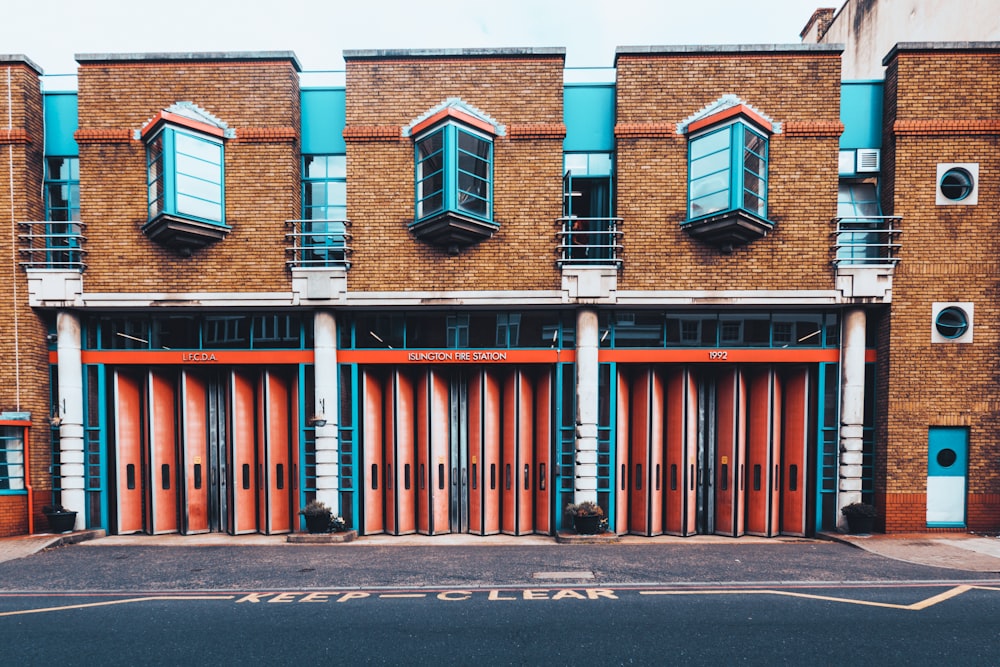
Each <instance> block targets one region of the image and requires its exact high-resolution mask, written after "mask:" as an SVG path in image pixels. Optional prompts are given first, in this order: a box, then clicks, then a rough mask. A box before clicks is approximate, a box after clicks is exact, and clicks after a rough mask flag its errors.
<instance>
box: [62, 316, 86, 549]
mask: <svg viewBox="0 0 1000 667" xmlns="http://www.w3.org/2000/svg"><path fill="white" fill-rule="evenodd" d="M56 333H57V335H58V338H57V342H56V350H57V351H58V354H59V385H58V397H59V398H58V400H59V410H58V417H59V419H60V422H59V462H60V466H59V474H60V476H61V478H62V479H61V480H60V486H61V487H62V493H61V494H60V495H61V498H62V506H63V507H65V508H66V509H68V510H70V511H73V512H77V515H76V525H75V526H74V528H75V529H76V530H81V529H83V528H84V527H85V526H86V509H87V505H86V496H85V493H84V472H85V471H84V452H83V447H84V438H83V362H82V360H81V356H80V347H81V334H80V318H79V317H77V316H76V315H75V314H73V313H70V312H67V311H59V313H58V314H57V315H56Z"/></svg>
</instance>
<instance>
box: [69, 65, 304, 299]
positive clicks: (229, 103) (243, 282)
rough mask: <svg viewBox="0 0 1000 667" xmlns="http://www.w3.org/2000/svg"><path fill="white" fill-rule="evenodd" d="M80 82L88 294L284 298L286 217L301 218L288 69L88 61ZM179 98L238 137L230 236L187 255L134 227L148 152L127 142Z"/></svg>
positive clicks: (141, 216) (295, 92) (230, 162)
mask: <svg viewBox="0 0 1000 667" xmlns="http://www.w3.org/2000/svg"><path fill="white" fill-rule="evenodd" d="M79 81H80V83H79V115H80V130H79V133H78V135H77V136H78V138H79V139H80V185H81V187H80V190H81V217H82V219H83V220H84V222H85V223H86V224H87V237H88V242H87V246H86V247H87V251H88V256H87V262H88V269H87V273H86V276H85V286H86V289H87V291H88V292H103V291H108V292H111V291H133V290H134V291H147V292H148V291H157V292H190V291H205V292H226V291H251V292H252V291H288V289H289V278H288V273H287V271H286V270H285V263H284V262H285V259H286V256H285V254H284V247H285V246H286V240H285V237H284V235H285V232H286V231H288V230H287V228H286V225H285V221H286V220H289V219H293V218H298V217H299V214H300V203H299V202H300V192H299V189H300V185H299V158H298V142H297V139H298V136H299V127H300V124H299V85H298V78H297V74H296V72H295V69H294V66H293V64H292V62H291V61H225V62H214V61H207V62H190V61H183V62H152V61H150V62H143V61H139V62H134V61H129V62H111V63H106V62H84V63H83V64H81V67H80V70H79ZM178 101H190V102H194V103H195V104H197V105H198V106H199V107H201V108H203V109H205V110H207V111H209V112H211V113H212V114H214V115H215V116H216V117H218V118H219V119H221V120H222V121H224V122H225V123H227V124H228V126H229V127H230V128H232V129H234V130H235V131H236V135H237V136H236V139H227V140H226V143H225V160H226V162H225V170H226V171H225V197H226V223H227V224H228V225H230V226H231V227H232V228H233V229H232V231H231V232H230V234H229V236H228V237H227V238H226V239H225V240H223V241H221V242H219V243H216V244H214V245H212V246H209V247H207V248H204V249H201V250H198V251H195V253H194V255H193V256H192V257H181V256H180V255H178V254H177V253H175V252H174V251H173V250H171V249H168V248H164V247H163V246H160V245H158V244H156V243H153V242H151V241H149V239H147V238H146V236H145V235H144V234H143V233H142V232H141V228H142V226H143V225H144V224H145V223H146V203H147V202H146V189H145V188H146V167H145V147H144V144H143V143H142V142H140V141H136V140H133V139H131V138H130V137H131V134H132V132H133V131H134V130H138V129H140V128H141V127H142V126H143V125H145V124H146V122H147V121H148V120H149V119H150V118H152V117H153V116H154V115H155V114H156V113H158V112H159V111H160V110H162V109H164V108H166V107H169V106H170V105H171V104H174V103H175V102H178ZM241 131H242V135H241ZM136 267H142V270H141V271H136V270H135V268H136Z"/></svg>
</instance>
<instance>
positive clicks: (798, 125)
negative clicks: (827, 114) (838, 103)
mask: <svg viewBox="0 0 1000 667" xmlns="http://www.w3.org/2000/svg"><path fill="white" fill-rule="evenodd" d="M781 129H782V132H784V134H785V135H786V136H790V137H839V136H840V135H841V134H843V133H844V124H843V123H841V122H840V121H839V120H815V121H805V120H790V121H788V122H786V123H783V124H782V126H781Z"/></svg>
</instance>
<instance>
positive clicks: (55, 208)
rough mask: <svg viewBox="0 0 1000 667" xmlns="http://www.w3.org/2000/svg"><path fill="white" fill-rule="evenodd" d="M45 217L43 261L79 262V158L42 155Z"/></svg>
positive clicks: (64, 264) (57, 265) (63, 264)
mask: <svg viewBox="0 0 1000 667" xmlns="http://www.w3.org/2000/svg"><path fill="white" fill-rule="evenodd" d="M45 220H46V225H45V227H46V230H45V239H46V241H45V245H46V265H47V266H48V267H49V268H69V267H79V266H81V264H82V257H81V252H80V237H81V228H80V158H78V157H47V158H45Z"/></svg>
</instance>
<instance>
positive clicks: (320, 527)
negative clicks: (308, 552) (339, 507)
mask: <svg viewBox="0 0 1000 667" xmlns="http://www.w3.org/2000/svg"><path fill="white" fill-rule="evenodd" d="M302 516H304V517H305V518H306V530H308V531H309V532H310V533H328V532H330V515H329V514H303V515H302Z"/></svg>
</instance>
